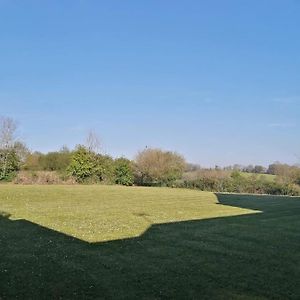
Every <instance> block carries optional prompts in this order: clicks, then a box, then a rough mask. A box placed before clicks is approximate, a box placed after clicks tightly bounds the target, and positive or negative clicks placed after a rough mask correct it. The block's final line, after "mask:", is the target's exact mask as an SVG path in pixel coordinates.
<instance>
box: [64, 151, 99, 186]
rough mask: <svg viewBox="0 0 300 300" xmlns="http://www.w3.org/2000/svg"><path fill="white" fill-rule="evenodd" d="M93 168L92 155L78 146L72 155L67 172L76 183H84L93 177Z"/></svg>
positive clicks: (93, 160)
mask: <svg viewBox="0 0 300 300" xmlns="http://www.w3.org/2000/svg"><path fill="white" fill-rule="evenodd" d="M95 167H96V165H95V159H94V153H93V152H91V151H89V150H88V149H87V148H85V147H84V146H78V147H77V149H76V150H75V151H74V153H73V155H72V159H71V163H70V165H69V167H68V171H69V174H70V175H71V176H74V177H75V179H76V181H78V182H84V181H85V180H86V179H87V178H90V177H92V176H93V175H94V173H95Z"/></svg>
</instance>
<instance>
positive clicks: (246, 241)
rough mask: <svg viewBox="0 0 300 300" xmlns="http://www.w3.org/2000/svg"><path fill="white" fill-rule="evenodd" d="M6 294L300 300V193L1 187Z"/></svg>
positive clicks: (1, 287) (1, 279)
mask: <svg viewBox="0 0 300 300" xmlns="http://www.w3.org/2000/svg"><path fill="white" fill-rule="evenodd" d="M0 212H1V213H0V215H2V217H1V216H0V245H1V247H0V299H12V298H19V299H95V298H97V299H99V298H105V299H111V298H113V299H116V298H117V299H161V298H169V299H195V298H197V299H199V298H202V299H266V298H278V299H279V298H280V299H299V298H300V286H299V284H298V283H299V278H300V248H299V245H300V218H299V215H300V198H289V197H272V196H243V195H215V194H213V193H208V192H200V191H194V190H184V189H164V188H125V187H118V186H16V185H1V186H0Z"/></svg>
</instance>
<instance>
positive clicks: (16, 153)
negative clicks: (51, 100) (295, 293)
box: [0, 118, 300, 195]
mask: <svg viewBox="0 0 300 300" xmlns="http://www.w3.org/2000/svg"><path fill="white" fill-rule="evenodd" d="M16 130H17V124H16V122H15V121H14V120H13V119H10V118H1V119H0V181H13V182H15V183H21V184H31V183H41V184H45V183H48V184H50V183H80V184H96V183H99V184H100V183H102V184H120V185H126V186H132V185H141V186H168V187H184V188H195V189H200V190H208V191H215V192H239V193H261V194H262V193H266V194H279V195H300V168H299V167H297V166H289V165H287V164H280V163H274V164H271V165H270V166H269V167H268V168H264V167H262V166H254V167H252V166H251V165H250V166H248V167H242V166H239V165H234V166H232V167H231V166H230V167H225V168H219V167H217V166H216V167H215V168H214V169H209V170H208V169H203V168H201V167H200V166H198V165H194V164H188V163H187V162H186V160H185V158H184V157H183V156H182V155H180V154H178V153H176V152H172V151H163V150H161V149H151V148H146V149H144V150H142V151H140V152H138V153H137V155H136V157H135V159H134V160H129V159H127V158H125V157H120V158H113V157H111V156H110V155H105V154H101V151H100V148H101V147H100V146H101V145H100V142H99V139H98V137H97V135H96V134H94V133H92V132H91V133H90V134H89V135H88V137H87V140H86V143H85V144H83V145H78V146H76V148H75V149H72V150H70V149H68V148H67V147H62V148H61V149H60V150H59V151H53V152H48V153H41V152H36V151H34V152H33V151H30V150H29V149H28V148H27V147H26V145H25V144H24V143H23V142H21V141H19V140H18V138H17V136H16ZM245 172H248V173H251V174H252V175H251V176H244V173H245ZM261 174H273V175H275V176H276V177H275V179H274V180H269V179H267V178H266V177H264V176H262V175H261Z"/></svg>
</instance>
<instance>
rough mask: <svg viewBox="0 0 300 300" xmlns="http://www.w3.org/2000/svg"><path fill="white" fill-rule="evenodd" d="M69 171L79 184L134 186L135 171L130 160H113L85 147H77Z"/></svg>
mask: <svg viewBox="0 0 300 300" xmlns="http://www.w3.org/2000/svg"><path fill="white" fill-rule="evenodd" d="M67 171H68V173H69V174H70V176H72V177H74V178H75V180H76V181H77V182H79V183H106V184H114V183H116V184H121V185H132V184H133V170H132V166H131V162H130V161H129V160H127V159H125V158H119V159H116V160H113V159H112V158H111V157H110V156H108V155H101V154H98V153H95V152H93V151H91V150H89V149H88V148H86V147H84V146H79V147H77V149H76V150H75V151H74V152H73V154H72V158H71V162H70V165H69V167H68V169H67Z"/></svg>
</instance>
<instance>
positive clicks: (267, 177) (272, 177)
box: [241, 172, 276, 182]
mask: <svg viewBox="0 0 300 300" xmlns="http://www.w3.org/2000/svg"><path fill="white" fill-rule="evenodd" d="M241 174H242V175H243V176H244V177H247V178H249V177H251V176H255V177H257V178H260V179H265V180H267V181H270V182H273V181H275V180H276V175H272V174H257V173H247V172H241Z"/></svg>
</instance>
